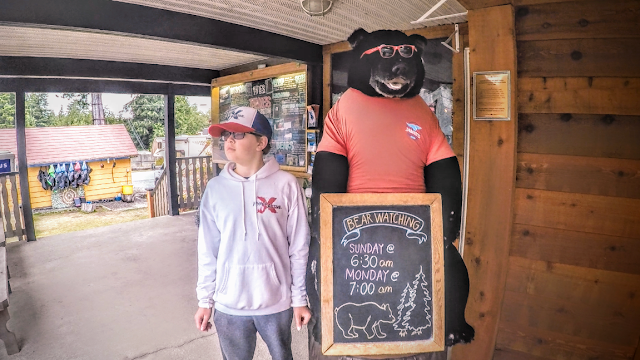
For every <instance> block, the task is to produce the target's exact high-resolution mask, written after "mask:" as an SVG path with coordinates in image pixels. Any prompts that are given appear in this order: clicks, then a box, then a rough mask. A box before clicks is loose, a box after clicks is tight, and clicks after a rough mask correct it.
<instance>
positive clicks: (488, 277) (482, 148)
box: [452, 5, 518, 360]
mask: <svg viewBox="0 0 640 360" xmlns="http://www.w3.org/2000/svg"><path fill="white" fill-rule="evenodd" d="M468 19H469V47H470V53H471V54H470V67H471V73H473V72H479V71H510V72H511V112H510V117H511V120H508V121H487V120H475V119H474V118H472V119H471V124H470V126H469V129H468V131H469V132H470V133H469V134H470V139H471V140H470V147H469V153H468V154H467V156H469V164H470V165H469V191H468V194H469V197H468V207H467V209H468V210H467V223H466V228H465V248H464V260H465V263H466V264H467V268H468V270H469V280H470V289H469V300H468V304H467V310H466V319H467V321H468V322H469V324H470V325H471V326H473V327H474V328H475V331H476V334H475V340H474V341H473V342H471V343H470V344H467V345H456V346H454V347H453V348H452V359H454V360H457V359H460V360H461V359H479V360H490V359H492V358H493V352H494V349H495V343H496V336H497V331H498V322H499V320H500V311H501V307H502V298H503V295H504V289H505V283H506V277H507V271H508V265H509V243H510V240H511V228H512V225H513V204H514V191H515V173H516V171H515V170H516V150H517V147H516V145H517V144H516V141H517V130H518V124H517V115H518V112H517V109H516V101H517V96H515V94H516V91H517V86H516V78H517V69H516V41H515V15H514V10H513V6H511V5H503V6H495V7H489V8H484V9H479V10H469V14H468ZM474 101H475V99H474ZM472 113H473V112H472Z"/></svg>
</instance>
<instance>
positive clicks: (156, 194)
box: [147, 168, 169, 217]
mask: <svg viewBox="0 0 640 360" xmlns="http://www.w3.org/2000/svg"><path fill="white" fill-rule="evenodd" d="M167 200H168V199H167V168H165V169H164V170H162V173H161V174H160V177H159V178H158V180H157V181H156V186H155V187H154V188H153V190H151V191H148V192H147V202H148V204H149V217H157V216H164V215H169V201H167Z"/></svg>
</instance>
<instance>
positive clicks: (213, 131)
mask: <svg viewBox="0 0 640 360" xmlns="http://www.w3.org/2000/svg"><path fill="white" fill-rule="evenodd" d="M225 130H227V131H231V132H245V133H247V132H255V130H254V129H252V128H250V127H248V126H244V125H240V124H238V123H232V122H229V123H224V124H215V125H211V126H209V135H211V136H213V137H220V135H222V132H223V131H225Z"/></svg>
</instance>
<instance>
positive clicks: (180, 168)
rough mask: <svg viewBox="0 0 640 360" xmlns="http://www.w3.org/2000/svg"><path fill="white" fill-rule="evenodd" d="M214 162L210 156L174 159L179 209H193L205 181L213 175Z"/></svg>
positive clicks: (198, 204) (198, 203)
mask: <svg viewBox="0 0 640 360" xmlns="http://www.w3.org/2000/svg"><path fill="white" fill-rule="evenodd" d="M214 171H215V170H214V164H213V163H212V162H211V156H194V157H185V158H177V159H176V172H177V173H178V177H177V180H178V183H177V187H178V205H179V206H180V209H195V208H197V207H198V206H200V199H202V194H203V193H204V189H205V187H206V186H207V182H208V181H209V179H211V178H212V177H213V176H214Z"/></svg>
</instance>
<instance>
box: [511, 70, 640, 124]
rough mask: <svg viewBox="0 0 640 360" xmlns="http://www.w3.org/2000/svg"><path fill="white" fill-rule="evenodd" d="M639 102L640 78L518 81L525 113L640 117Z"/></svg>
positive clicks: (540, 78)
mask: <svg viewBox="0 0 640 360" xmlns="http://www.w3.org/2000/svg"><path fill="white" fill-rule="evenodd" d="M636 67H637V66H636ZM638 99H640V78H619V77H556V78H545V77H520V78H518V110H519V111H520V112H521V113H555V114H562V113H573V114H604V115H606V114H612V115H640V102H639V101H638Z"/></svg>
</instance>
